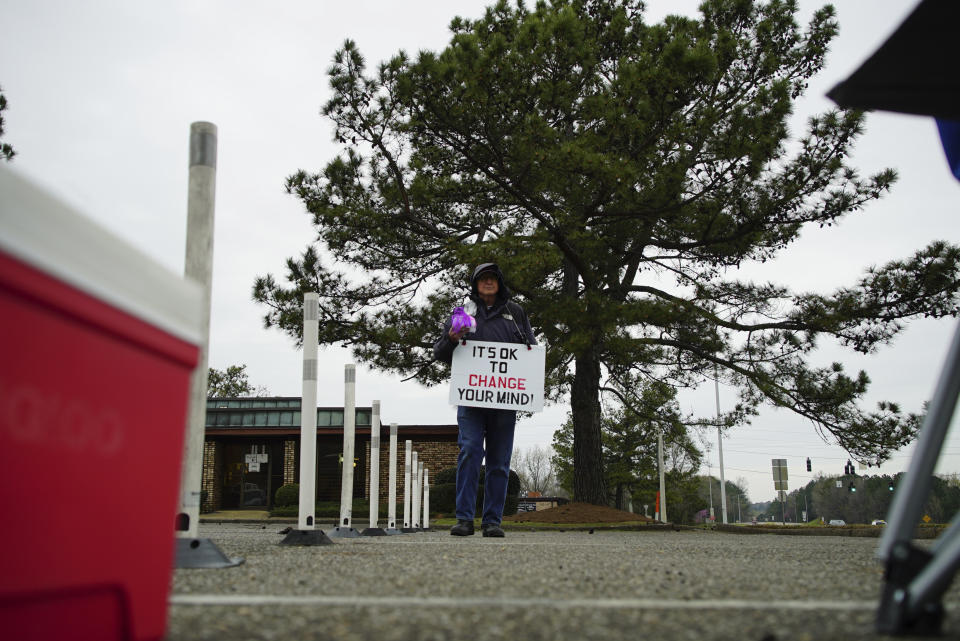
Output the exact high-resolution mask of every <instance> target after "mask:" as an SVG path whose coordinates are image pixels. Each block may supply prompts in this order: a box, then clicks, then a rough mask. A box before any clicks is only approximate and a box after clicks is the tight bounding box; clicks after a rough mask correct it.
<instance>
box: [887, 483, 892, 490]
mask: <svg viewBox="0 0 960 641" xmlns="http://www.w3.org/2000/svg"><path fill="white" fill-rule="evenodd" d="M887 489H888V490H890V491H891V492H893V481H890V482H889V483H887Z"/></svg>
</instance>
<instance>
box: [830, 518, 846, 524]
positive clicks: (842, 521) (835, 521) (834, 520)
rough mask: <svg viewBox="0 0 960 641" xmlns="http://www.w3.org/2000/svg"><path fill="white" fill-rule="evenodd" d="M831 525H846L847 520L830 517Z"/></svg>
mask: <svg viewBox="0 0 960 641" xmlns="http://www.w3.org/2000/svg"><path fill="white" fill-rule="evenodd" d="M829 524H830V525H846V524H847V522H846V521H844V520H843V519H830V523H829Z"/></svg>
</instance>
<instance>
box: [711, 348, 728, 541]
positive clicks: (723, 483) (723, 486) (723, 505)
mask: <svg viewBox="0 0 960 641" xmlns="http://www.w3.org/2000/svg"><path fill="white" fill-rule="evenodd" d="M713 373H714V377H713V384H714V387H715V389H716V392H717V454H718V455H719V456H720V511H721V513H722V514H723V522H724V524H726V523H727V480H726V477H725V476H724V474H723V432H722V431H721V430H720V379H719V378H718V376H717V366H716V365H714V366H713Z"/></svg>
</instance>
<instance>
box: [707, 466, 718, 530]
mask: <svg viewBox="0 0 960 641" xmlns="http://www.w3.org/2000/svg"><path fill="white" fill-rule="evenodd" d="M707 492H709V493H710V520H711V521H716V520H717V519H716V517H715V516H714V514H713V468H712V467H710V466H709V465H708V466H707Z"/></svg>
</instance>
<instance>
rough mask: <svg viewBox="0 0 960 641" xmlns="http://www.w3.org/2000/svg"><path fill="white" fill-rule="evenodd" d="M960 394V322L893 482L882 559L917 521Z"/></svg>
mask: <svg viewBox="0 0 960 641" xmlns="http://www.w3.org/2000/svg"><path fill="white" fill-rule="evenodd" d="M958 396H960V325H958V326H957V329H956V330H955V332H954V335H953V340H952V341H951V343H950V350H949V351H948V352H947V358H946V361H945V362H944V364H943V369H942V370H941V372H940V378H939V379H938V380H937V386H936V389H935V390H934V392H933V398H932V399H931V401H930V406H929V408H928V410H927V415H926V417H924V419H923V425H922V426H921V428H920V435H919V436H918V437H917V445H916V447H915V448H914V450H913V456H912V457H911V458H910V465H909V467H908V468H907V471H906V472H905V473H904V474H903V475H902V476H901V477H900V481H899V483H897V491H896V492H895V493H894V495H893V501H892V502H891V504H890V509H889V510H888V511H887V526H886V527H885V528H883V535H882V537H881V538H880V545H879V548H878V549H877V558H878V559H880V560H881V561H883V562H886V561H887V560H888V559H889V558H890V553H891V551H892V550H893V548H894V546H895V545H896V544H898V543H909V542H910V541H911V539H912V538H913V530H914V528H916V527H917V523H919V522H920V515H921V514H922V513H923V506H924V503H925V502H926V500H927V497H928V496H929V495H930V488H931V487H932V485H933V471H934V469H935V468H936V465H937V458H938V457H939V456H940V450H941V449H942V448H943V442H944V440H945V439H946V437H947V432H948V431H949V429H950V421H951V419H952V418H953V412H954V409H955V408H956V405H957V397H958Z"/></svg>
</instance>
